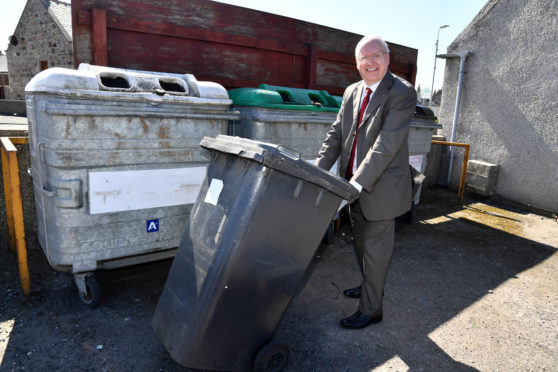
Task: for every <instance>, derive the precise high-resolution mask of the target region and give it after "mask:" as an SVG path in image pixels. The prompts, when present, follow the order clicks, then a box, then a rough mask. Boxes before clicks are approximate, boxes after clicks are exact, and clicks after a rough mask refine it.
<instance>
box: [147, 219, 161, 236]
mask: <svg viewBox="0 0 558 372" xmlns="http://www.w3.org/2000/svg"><path fill="white" fill-rule="evenodd" d="M155 231H159V219H156V220H147V232H148V233H151V232H155Z"/></svg>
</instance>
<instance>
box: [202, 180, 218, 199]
mask: <svg viewBox="0 0 558 372" xmlns="http://www.w3.org/2000/svg"><path fill="white" fill-rule="evenodd" d="M221 190H223V181H222V180H219V179H217V178H213V179H212V180H211V183H210V184H209V189H208V190H207V195H205V199H204V200H203V201H204V202H206V203H209V204H213V205H217V202H218V201H219V195H221Z"/></svg>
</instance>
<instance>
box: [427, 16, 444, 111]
mask: <svg viewBox="0 0 558 372" xmlns="http://www.w3.org/2000/svg"><path fill="white" fill-rule="evenodd" d="M446 27H449V25H443V26H440V27H439V28H438V35H437V36H436V52H434V71H433V72H432V87H431V88H430V101H429V102H428V107H432V96H433V95H434V76H436V59H437V56H438V40H439V39H440V30H441V29H442V28H446Z"/></svg>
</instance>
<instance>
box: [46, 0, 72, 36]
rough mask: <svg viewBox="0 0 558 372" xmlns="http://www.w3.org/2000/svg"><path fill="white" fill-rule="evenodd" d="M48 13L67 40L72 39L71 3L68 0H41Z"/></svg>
mask: <svg viewBox="0 0 558 372" xmlns="http://www.w3.org/2000/svg"><path fill="white" fill-rule="evenodd" d="M41 2H42V3H43V5H44V6H45V7H46V8H47V11H48V14H50V16H51V17H52V19H53V20H54V22H55V23H56V24H57V25H58V27H60V30H62V33H63V34H64V36H65V37H66V39H67V40H68V41H71V40H72V3H71V1H70V0H50V1H49V0H41Z"/></svg>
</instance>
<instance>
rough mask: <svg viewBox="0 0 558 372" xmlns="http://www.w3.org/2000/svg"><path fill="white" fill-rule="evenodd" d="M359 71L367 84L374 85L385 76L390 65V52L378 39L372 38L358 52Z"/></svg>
mask: <svg viewBox="0 0 558 372" xmlns="http://www.w3.org/2000/svg"><path fill="white" fill-rule="evenodd" d="M356 64H357V69H358V72H359V73H360V76H361V77H362V80H364V82H365V83H366V85H372V84H375V83H377V82H379V81H380V80H382V79H383V78H384V76H385V75H386V73H387V70H388V66H389V53H387V52H386V50H385V49H384V46H383V45H382V43H381V42H380V41H378V40H374V39H372V40H370V41H369V42H367V43H366V44H364V45H363V46H362V47H361V48H360V50H359V51H358V53H357V58H356Z"/></svg>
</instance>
